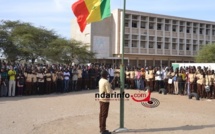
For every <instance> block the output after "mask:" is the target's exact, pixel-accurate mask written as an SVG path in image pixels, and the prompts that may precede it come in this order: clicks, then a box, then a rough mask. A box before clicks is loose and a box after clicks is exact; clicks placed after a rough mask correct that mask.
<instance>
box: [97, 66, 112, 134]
mask: <svg viewBox="0 0 215 134" xmlns="http://www.w3.org/2000/svg"><path fill="white" fill-rule="evenodd" d="M107 77H108V72H107V71H105V70H104V71H102V72H101V79H100V80H99V94H100V95H101V94H105V96H106V95H107V94H111V92H112V89H111V88H110V87H111V86H110V83H109V82H108V80H107ZM99 103H100V113H99V127H100V132H101V134H111V132H109V131H108V130H106V119H107V116H108V111H109V104H110V100H109V99H108V98H100V99H99Z"/></svg>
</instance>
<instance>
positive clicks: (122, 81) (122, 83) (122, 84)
mask: <svg viewBox="0 0 215 134" xmlns="http://www.w3.org/2000/svg"><path fill="white" fill-rule="evenodd" d="M125 9H126V0H124V6H123V18H122V19H123V20H122V21H121V22H122V27H121V28H122V33H121V34H122V36H121V37H122V38H121V40H122V44H121V45H122V47H121V53H122V57H121V65H120V94H121V96H122V97H121V98H120V122H119V124H120V126H119V128H118V129H116V130H114V132H124V131H128V129H127V128H124V96H123V95H122V94H123V93H124V88H125V65H124V44H125Z"/></svg>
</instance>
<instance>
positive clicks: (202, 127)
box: [115, 124, 215, 133]
mask: <svg viewBox="0 0 215 134" xmlns="http://www.w3.org/2000/svg"><path fill="white" fill-rule="evenodd" d="M213 127H215V124H213V125H196V126H193V125H185V126H180V127H167V128H150V129H128V131H126V132H118V133H138V132H165V131H180V130H182V131H193V130H200V129H204V128H213ZM115 133H116V132H115Z"/></svg>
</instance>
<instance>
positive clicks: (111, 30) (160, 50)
mask: <svg viewBox="0 0 215 134" xmlns="http://www.w3.org/2000/svg"><path fill="white" fill-rule="evenodd" d="M122 23H123V17H122V10H121V9H117V10H114V11H113V12H112V16H111V17H109V18H107V19H105V20H103V21H101V22H96V23H92V24H89V25H87V27H86V29H85V31H84V32H83V33H81V32H80V31H79V27H78V25H77V22H76V19H74V20H73V21H72V38H73V39H76V40H81V41H83V42H84V43H85V44H88V45H89V46H90V50H91V51H94V52H96V53H97V55H96V57H97V59H96V61H97V62H100V63H106V64H107V63H108V64H113V63H114V64H116V65H119V64H120V59H121V58H120V57H121V47H122ZM124 36H125V40H124V55H125V65H131V66H149V65H151V66H166V65H171V63H174V62H179V63H183V62H184V63H192V62H194V57H195V55H197V53H198V51H199V49H200V48H201V47H202V45H205V44H210V43H215V22H210V21H203V20H195V19H188V18H181V17H174V16H166V15H159V14H152V13H145V12H138V11H129V10H127V11H126V15H125V35H124Z"/></svg>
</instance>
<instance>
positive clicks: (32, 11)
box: [0, 0, 215, 39]
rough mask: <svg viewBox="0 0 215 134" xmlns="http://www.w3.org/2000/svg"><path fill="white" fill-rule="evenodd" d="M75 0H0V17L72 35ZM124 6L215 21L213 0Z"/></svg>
mask: <svg viewBox="0 0 215 134" xmlns="http://www.w3.org/2000/svg"><path fill="white" fill-rule="evenodd" d="M75 1H76V0H0V19H1V20H20V21H23V22H30V23H32V24H33V25H35V26H44V27H46V28H48V29H50V30H51V29H53V30H54V31H55V32H56V33H57V34H59V35H61V36H62V37H65V38H67V39H69V38H71V19H73V18H74V15H73V13H72V10H71V5H72V3H74V2H75ZM123 2H124V0H111V9H112V10H113V9H117V8H123ZM126 4H127V9H129V10H136V11H144V12H150V13H157V14H164V15H172V16H178V17H186V18H193V19H200V20H209V21H215V15H214V13H215V8H214V6H215V0H126Z"/></svg>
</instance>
